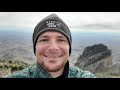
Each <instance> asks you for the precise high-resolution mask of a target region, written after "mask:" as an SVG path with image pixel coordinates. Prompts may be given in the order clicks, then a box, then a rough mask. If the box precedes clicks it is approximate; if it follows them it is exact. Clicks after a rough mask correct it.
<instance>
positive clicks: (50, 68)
mask: <svg viewBox="0 0 120 90" xmlns="http://www.w3.org/2000/svg"><path fill="white" fill-rule="evenodd" d="M64 65H65V64H64V63H59V64H57V63H44V64H43V67H44V68H45V69H46V70H47V71H48V72H57V71H60V70H61V69H62V68H64Z"/></svg>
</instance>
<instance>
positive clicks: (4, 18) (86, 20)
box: [0, 12, 120, 31]
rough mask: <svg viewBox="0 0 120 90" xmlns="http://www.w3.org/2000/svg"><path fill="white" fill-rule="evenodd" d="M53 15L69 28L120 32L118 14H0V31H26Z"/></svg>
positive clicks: (119, 14)
mask: <svg viewBox="0 0 120 90" xmlns="http://www.w3.org/2000/svg"><path fill="white" fill-rule="evenodd" d="M52 13H55V14H57V15H58V16H59V17H60V18H61V19H62V20H63V21H64V22H65V23H66V24H67V25H68V26H69V27H70V28H76V30H80V28H81V29H83V28H84V29H86V30H88V29H89V30H91V29H92V30H93V29H100V30H105V29H106V30H117V31H120V12H0V29H13V28H14V29H16V30H17V29H26V30H27V29H28V30H33V29H34V27H35V26H36V25H37V24H38V23H39V21H40V20H42V19H43V18H44V17H46V16H48V15H50V14H52Z"/></svg>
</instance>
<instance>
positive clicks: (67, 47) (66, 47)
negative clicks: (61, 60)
mask: <svg viewBox="0 0 120 90" xmlns="http://www.w3.org/2000/svg"><path fill="white" fill-rule="evenodd" d="M62 49H63V51H64V52H65V53H66V55H68V56H69V46H68V45H66V46H64V47H62Z"/></svg>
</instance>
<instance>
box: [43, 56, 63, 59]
mask: <svg viewBox="0 0 120 90" xmlns="http://www.w3.org/2000/svg"><path fill="white" fill-rule="evenodd" d="M43 56H45V57H47V58H60V57H62V56H63V55H43Z"/></svg>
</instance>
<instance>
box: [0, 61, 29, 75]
mask: <svg viewBox="0 0 120 90" xmlns="http://www.w3.org/2000/svg"><path fill="white" fill-rule="evenodd" d="M28 66H30V64H28V63H25V62H22V61H18V60H16V61H15V60H1V59H0V77H7V76H8V75H10V74H11V73H12V72H14V71H18V70H22V69H24V68H26V67H28Z"/></svg>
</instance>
